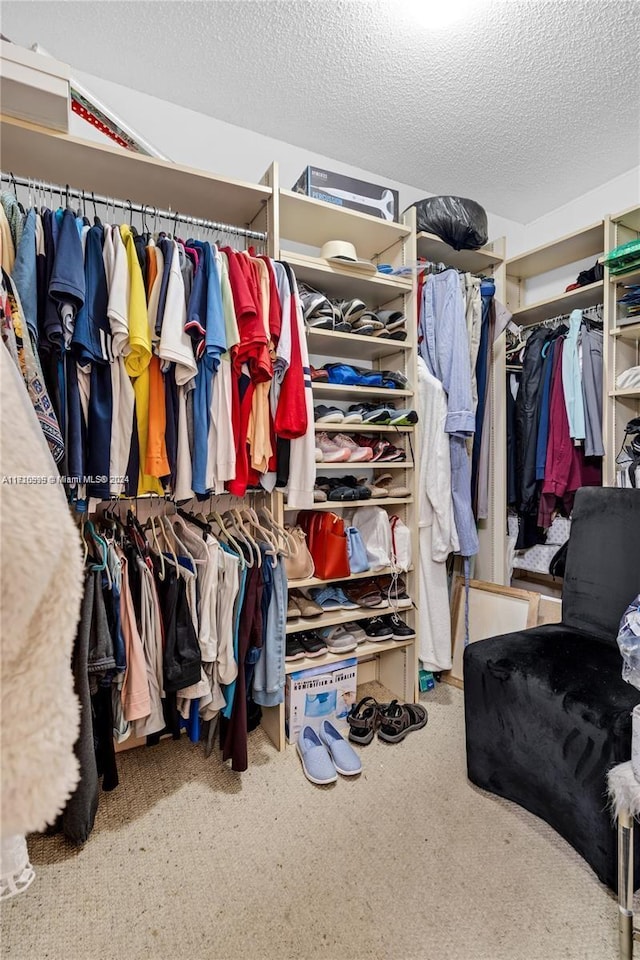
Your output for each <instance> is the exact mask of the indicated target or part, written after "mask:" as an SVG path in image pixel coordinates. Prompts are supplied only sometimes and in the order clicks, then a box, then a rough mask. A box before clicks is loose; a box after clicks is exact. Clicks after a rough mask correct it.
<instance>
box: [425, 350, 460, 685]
mask: <svg viewBox="0 0 640 960" xmlns="http://www.w3.org/2000/svg"><path fill="white" fill-rule="evenodd" d="M446 416H447V397H446V394H445V392H444V388H443V386H442V384H441V383H440V381H439V380H437V379H436V377H434V376H433V375H432V374H431V373H429V371H428V369H427V365H426V364H425V362H424V360H423V359H422V357H418V417H419V420H418V431H419V437H420V464H419V471H418V526H419V547H420V569H419V605H420V617H419V623H420V627H419V635H418V643H419V646H418V656H419V657H420V660H421V662H422V666H423V667H424V669H425V670H433V671H440V670H449V669H450V668H451V616H450V612H449V590H448V586H447V567H446V560H447V557H448V556H449V554H450V553H452V552H454V551H457V550H458V549H459V544H458V535H457V532H456V528H455V523H454V519H453V500H452V496H451V461H450V455H449V435H448V434H447V433H445V429H444V427H445V420H446Z"/></svg>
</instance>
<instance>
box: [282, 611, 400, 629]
mask: <svg viewBox="0 0 640 960" xmlns="http://www.w3.org/2000/svg"><path fill="white" fill-rule="evenodd" d="M412 609H413V608H412V607H408V608H406V609H401V610H399V611H398V614H399V616H401V617H404V615H405V614H409V613H411V611H412ZM390 613H393V607H392V606H391V605H389V606H386V607H356V609H355V610H335V611H334V612H333V613H323V614H322V616H321V617H298V618H297V620H287V634H292V633H302V631H303V630H321V629H322V627H336V626H338V624H341V623H351V622H352V621H354V620H370V619H371V618H372V617H385V616H387V614H390Z"/></svg>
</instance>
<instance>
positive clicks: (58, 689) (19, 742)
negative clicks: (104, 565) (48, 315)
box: [0, 340, 82, 836]
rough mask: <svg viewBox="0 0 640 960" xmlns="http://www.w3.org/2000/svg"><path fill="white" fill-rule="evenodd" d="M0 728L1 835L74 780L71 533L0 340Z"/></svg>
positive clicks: (75, 576)
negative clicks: (22, 479)
mask: <svg viewBox="0 0 640 960" xmlns="http://www.w3.org/2000/svg"><path fill="white" fill-rule="evenodd" d="M0 397H1V403H0V656H1V661H0V666H1V678H0V708H1V711H2V713H1V715H2V725H1V727H0V763H1V772H2V778H1V793H0V810H1V815H2V820H1V829H2V835H3V836H6V835H7V834H19V833H28V832H29V831H34V830H42V829H43V828H44V827H45V826H46V825H47V824H49V823H52V822H53V821H54V820H55V819H56V817H57V816H58V814H59V813H60V812H61V810H62V809H63V808H64V806H65V804H66V801H67V799H68V798H69V796H70V795H71V793H72V792H73V790H74V788H75V786H76V784H77V782H78V762H77V760H76V758H75V756H74V752H73V745H74V743H75V741H76V739H77V736H78V729H79V705H78V700H77V697H76V695H75V693H74V688H73V675H72V673H71V654H72V648H73V642H74V637H75V633H76V625H77V622H78V615H79V609H80V599H81V594H82V552H81V549H80V538H79V536H78V533H77V531H76V529H75V526H74V523H73V520H72V519H71V515H70V513H69V507H68V505H67V501H66V498H65V495H64V490H63V487H62V485H61V484H60V483H59V482H55V480H54V482H45V483H32V484H25V483H11V482H8V478H11V477H16V476H18V477H47V478H48V477H53V478H56V477H57V475H58V470H57V468H56V466H55V464H54V462H53V459H52V457H51V455H50V453H49V449H48V447H47V443H46V441H45V439H44V436H43V433H42V430H41V428H40V425H39V423H38V420H37V419H36V415H35V413H34V410H33V407H32V405H31V402H30V399H29V395H28V393H27V390H26V389H25V385H24V381H23V380H22V377H21V375H20V372H19V371H18V369H17V367H16V365H15V362H14V360H13V358H12V357H11V355H10V354H9V352H8V350H7V348H6V347H5V345H4V343H3V342H2V340H0Z"/></svg>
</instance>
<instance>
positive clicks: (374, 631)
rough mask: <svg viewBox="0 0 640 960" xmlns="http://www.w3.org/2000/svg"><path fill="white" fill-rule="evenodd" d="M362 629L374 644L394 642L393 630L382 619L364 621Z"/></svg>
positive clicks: (374, 618)
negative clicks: (382, 641) (384, 641)
mask: <svg viewBox="0 0 640 960" xmlns="http://www.w3.org/2000/svg"><path fill="white" fill-rule="evenodd" d="M362 629H363V630H364V632H365V633H366V635H367V640H371V641H372V642H373V643H378V641H380V640H393V630H392V629H391V627H390V626H389V624H388V623H386V621H385V620H384V619H383V618H382V617H372V618H371V620H363V621H362Z"/></svg>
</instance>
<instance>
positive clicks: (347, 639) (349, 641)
mask: <svg viewBox="0 0 640 960" xmlns="http://www.w3.org/2000/svg"><path fill="white" fill-rule="evenodd" d="M318 636H319V637H320V639H321V640H323V641H324V643H326V645H327V650H329V651H330V652H331V653H348V652H349V651H350V650H355V649H356V647H357V646H358V641H357V640H356V638H355V637H354V636H353V634H352V633H350V632H349V631H348V630H347V629H346V628H345V626H344V624H342V623H341V624H338V625H337V626H335V627H322V629H320V630H318Z"/></svg>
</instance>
